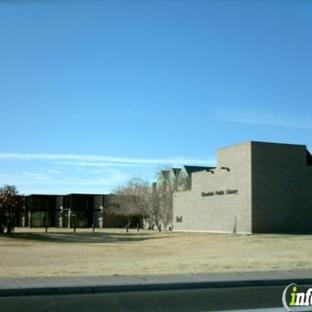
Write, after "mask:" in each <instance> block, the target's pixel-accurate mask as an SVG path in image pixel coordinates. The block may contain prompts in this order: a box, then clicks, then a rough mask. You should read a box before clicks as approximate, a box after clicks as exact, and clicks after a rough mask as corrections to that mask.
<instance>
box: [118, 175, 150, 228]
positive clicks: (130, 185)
mask: <svg viewBox="0 0 312 312" xmlns="http://www.w3.org/2000/svg"><path fill="white" fill-rule="evenodd" d="M114 193H115V194H116V195H117V196H116V197H115V198H114V203H113V206H114V213H115V214H120V215H124V216H126V218H127V225H126V227H127V231H128V228H129V226H130V224H131V218H132V217H133V216H139V217H140V218H141V220H143V218H145V217H146V216H147V215H148V214H149V207H150V206H149V195H148V193H149V186H148V183H147V182H145V181H143V180H141V179H139V178H133V179H130V180H129V181H128V182H127V183H126V184H125V185H123V186H119V187H118V188H116V189H115V190H114ZM141 223H143V222H141Z"/></svg>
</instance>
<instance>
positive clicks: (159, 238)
mask: <svg viewBox="0 0 312 312" xmlns="http://www.w3.org/2000/svg"><path fill="white" fill-rule="evenodd" d="M0 251H1V253H0V277H1V278H15V277H52V276H106V275H136V274H140V275H141V274H169V273H198V272H207V273H208V272H209V273H213V272H246V271H270V270H272V271H277V270H301V269H302V270H304V269H311V267H312V236H309V235H249V236H244V235H227V234H209V233H165V232H163V233H157V232H151V231H140V232H139V233H137V232H136V231H135V230H131V231H130V232H129V233H126V232H125V230H102V229H101V230H98V229H97V230H96V231H95V233H92V231H91V230H85V229H84V230H82V229H78V230H77V233H76V234H74V233H72V231H71V230H61V231H60V229H49V233H47V234H46V233H45V232H44V229H21V228H19V229H16V230H15V233H14V234H13V235H12V237H7V236H6V235H1V236H0Z"/></svg>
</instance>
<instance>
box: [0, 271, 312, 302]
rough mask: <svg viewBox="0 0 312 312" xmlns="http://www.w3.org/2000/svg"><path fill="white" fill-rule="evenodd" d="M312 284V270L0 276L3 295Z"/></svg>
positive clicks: (0, 287)
mask: <svg viewBox="0 0 312 312" xmlns="http://www.w3.org/2000/svg"><path fill="white" fill-rule="evenodd" d="M290 283H297V284H301V285H309V284H311V285H312V270H308V271H281V272H250V273H224V274H222V273H220V274H206V273H203V274H171V275H142V276H105V277H55V278H20V279H4V278H0V297H1V296H2V297H3V296H35V295H61V294H90V293H103V292H120V291H151V290H173V289H194V288H221V287H244V286H246V287H248V286H249V287H250V286H254V287H255V286H259V287H261V286H283V285H285V286H287V285H288V284H290Z"/></svg>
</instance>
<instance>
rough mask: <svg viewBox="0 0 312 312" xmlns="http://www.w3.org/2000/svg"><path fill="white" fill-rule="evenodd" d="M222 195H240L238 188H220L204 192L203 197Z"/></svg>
mask: <svg viewBox="0 0 312 312" xmlns="http://www.w3.org/2000/svg"><path fill="white" fill-rule="evenodd" d="M222 195H238V190H231V189H227V190H218V191H210V192H202V193H201V196H202V197H209V196H222Z"/></svg>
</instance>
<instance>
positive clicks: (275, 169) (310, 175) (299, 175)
mask: <svg viewBox="0 0 312 312" xmlns="http://www.w3.org/2000/svg"><path fill="white" fill-rule="evenodd" d="M307 157H311V155H310V154H309V152H308V151H307V150H306V147H305V146H302V145H289V144H273V143H262V142H247V143H242V144H238V145H234V146H231V147H227V148H223V149H220V150H218V155H217V163H218V164H217V168H216V169H213V170H210V171H202V172H197V173H193V174H192V190H190V191H186V192H176V193H174V199H173V229H174V230H175V231H209V232H226V233H258V232H267V233H268V232H269V233H276V232H281V233H290V232H298V233H299V232H304V233H306V232H312V166H311V165H309V164H308V161H307Z"/></svg>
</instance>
